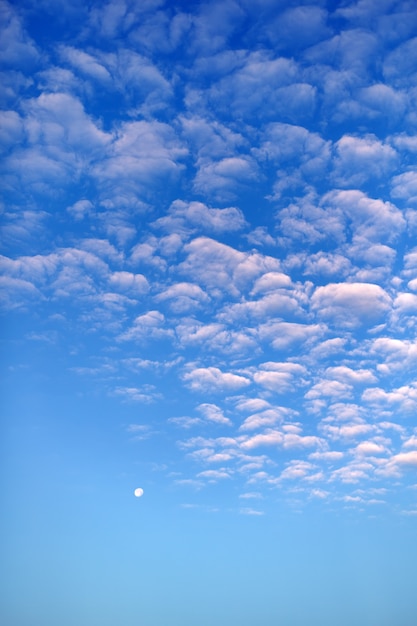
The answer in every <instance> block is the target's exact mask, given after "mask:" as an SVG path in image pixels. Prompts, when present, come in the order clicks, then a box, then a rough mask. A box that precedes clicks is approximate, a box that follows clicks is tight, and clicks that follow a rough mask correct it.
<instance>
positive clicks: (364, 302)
mask: <svg viewBox="0 0 417 626" xmlns="http://www.w3.org/2000/svg"><path fill="white" fill-rule="evenodd" d="M311 306H312V309H313V310H314V311H316V312H317V315H318V316H319V317H321V318H323V319H325V320H328V321H329V323H332V324H334V325H335V326H341V327H344V328H355V327H357V326H365V325H372V324H375V323H378V322H380V321H381V320H383V319H384V318H385V317H386V315H387V314H388V313H389V311H390V309H391V298H390V297H389V295H388V294H387V292H386V291H385V290H384V289H382V287H380V286H379V285H374V284H369V283H331V284H329V285H326V286H324V287H318V288H317V289H316V290H315V292H314V293H313V296H312V299H311Z"/></svg>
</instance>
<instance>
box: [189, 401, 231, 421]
mask: <svg viewBox="0 0 417 626" xmlns="http://www.w3.org/2000/svg"><path fill="white" fill-rule="evenodd" d="M197 410H198V411H200V413H202V414H203V416H204V417H205V419H206V420H208V421H209V422H214V423H215V424H223V425H225V426H231V425H232V422H231V420H230V419H229V418H228V417H226V416H225V415H224V413H223V411H222V409H221V408H220V407H218V406H217V405H216V404H209V403H207V402H205V403H203V404H199V405H198V407H197Z"/></svg>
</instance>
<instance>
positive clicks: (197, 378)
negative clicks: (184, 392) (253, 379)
mask: <svg viewBox="0 0 417 626" xmlns="http://www.w3.org/2000/svg"><path fill="white" fill-rule="evenodd" d="M183 379H184V381H185V383H186V384H187V385H189V387H190V389H191V390H192V391H199V392H207V391H208V392H211V393H219V392H221V391H235V390H238V389H241V388H242V387H247V386H248V385H250V380H249V379H248V378H246V377H245V376H240V375H238V374H233V373H231V372H222V371H221V370H220V369H219V368H218V367H197V368H195V369H192V370H191V371H189V372H185V373H184V375H183Z"/></svg>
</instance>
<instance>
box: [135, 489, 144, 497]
mask: <svg viewBox="0 0 417 626" xmlns="http://www.w3.org/2000/svg"><path fill="white" fill-rule="evenodd" d="M135 496H136V497H137V498H140V497H141V496H143V489H141V488H140V487H138V488H137V489H135Z"/></svg>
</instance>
